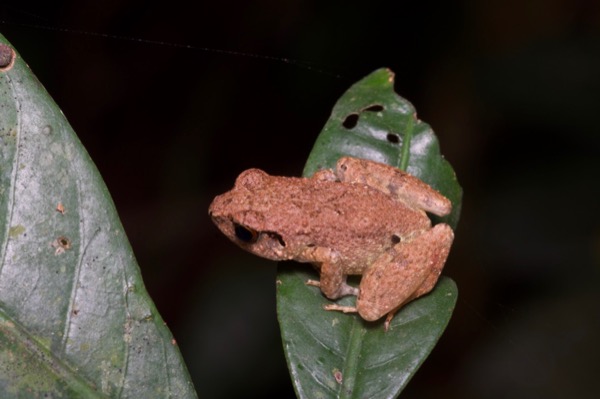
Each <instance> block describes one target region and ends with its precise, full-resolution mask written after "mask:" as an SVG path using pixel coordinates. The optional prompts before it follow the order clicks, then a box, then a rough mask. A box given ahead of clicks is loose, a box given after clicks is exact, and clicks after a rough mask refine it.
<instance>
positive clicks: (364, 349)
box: [277, 69, 462, 398]
mask: <svg viewBox="0 0 600 399" xmlns="http://www.w3.org/2000/svg"><path fill="white" fill-rule="evenodd" d="M342 156H354V157H357V158H365V159H371V160H374V161H378V162H383V163H387V164H389V165H393V166H396V167H398V168H400V169H403V170H407V171H408V172H410V173H411V174H413V175H415V176H418V177H420V178H421V179H422V180H424V181H425V182H427V183H429V184H430V185H431V186H433V187H434V188H436V189H437V190H439V191H440V192H441V193H442V194H444V195H445V196H447V197H448V198H449V199H450V200H451V201H452V204H453V211H452V213H451V214H450V215H448V216H446V217H444V218H436V221H440V220H442V221H444V222H446V223H448V224H450V225H451V226H452V227H456V224H457V222H458V218H459V214H460V202H461V197H462V189H461V188H460V186H459V185H458V182H457V180H456V176H455V174H454V171H453V170H452V168H451V166H450V165H449V164H448V162H447V161H445V160H444V158H443V157H442V156H441V155H440V151H439V144H438V141H437V138H436V137H435V135H434V134H433V131H432V130H431V128H430V127H429V126H428V125H427V124H426V123H423V122H422V121H420V120H418V119H417V117H416V112H415V110H414V107H413V106H412V105H411V104H410V103H409V102H408V101H406V100H405V99H403V98H401V97H399V96H398V95H397V94H396V93H395V92H394V75H393V73H392V72H391V71H389V70H387V69H380V70H377V71H375V72H373V73H372V74H371V75H369V76H367V77H366V78H364V79H363V80H361V81H359V82H358V83H356V84H355V85H353V86H352V87H351V88H350V89H349V90H348V91H347V92H346V93H345V94H344V95H343V96H342V97H341V98H340V100H339V101H338V102H337V104H336V105H335V107H334V109H333V112H332V115H331V117H330V118H329V120H328V121H327V123H326V125H325V127H324V129H323V131H322V132H321V134H320V135H319V137H318V139H317V141H316V143H315V146H314V148H313V151H312V152H311V154H310V156H309V159H308V162H307V164H306V167H305V169H304V176H311V175H312V174H313V173H314V172H315V171H317V170H319V169H322V168H332V167H333V166H334V165H335V163H336V161H337V160H338V159H339V158H340V157H342ZM311 278H312V279H315V278H317V275H316V274H315V272H314V271H312V270H311V268H310V267H306V266H304V265H298V266H291V267H290V265H288V264H284V265H281V266H280V267H279V274H278V282H277V283H278V284H277V287H278V288H277V312H278V317H279V323H280V326H281V332H282V339H283V345H284V349H285V353H286V358H287V362H288V367H289V369H290V374H291V376H292V380H293V383H294V387H295V389H296V393H297V394H298V396H299V397H300V398H393V397H395V396H397V395H398V394H399V393H400V391H401V390H402V389H403V388H404V386H405V385H406V384H407V383H408V381H409V380H410V378H411V377H412V375H413V374H414V373H415V372H416V370H417V369H418V367H419V366H420V365H421V364H422V363H423V361H424V360H425V358H426V357H427V356H428V354H429V353H430V352H431V350H432V349H433V347H434V346H435V344H436V342H437V341H438V339H439V337H440V336H441V334H442V332H443V331H444V329H445V328H446V325H447V324H448V321H449V320H450V316H451V314H452V311H453V309H454V305H455V303H456V298H457V294H458V292H457V289H456V285H455V284H454V282H453V281H452V280H450V279H449V278H446V277H442V278H440V280H439V282H438V284H437V285H436V287H435V289H434V290H433V291H432V292H431V293H430V294H428V295H426V296H424V297H422V298H420V299H418V300H416V301H414V302H412V303H410V304H408V305H407V306H405V307H403V308H402V309H401V310H400V311H399V312H398V313H397V314H396V316H395V318H394V319H393V321H392V324H391V328H390V330H389V331H387V332H385V331H384V329H383V323H382V322H375V323H367V322H365V321H363V320H362V319H361V318H360V317H359V316H357V315H347V314H341V313H337V312H327V311H325V310H323V309H322V306H323V305H324V304H326V303H329V301H328V300H327V299H326V298H325V297H324V296H323V295H322V294H321V292H320V291H319V289H318V288H315V287H310V286H307V285H305V281H306V280H307V279H311ZM352 301H353V299H351V298H344V299H343V300H341V301H338V302H339V303H342V304H351V303H352Z"/></svg>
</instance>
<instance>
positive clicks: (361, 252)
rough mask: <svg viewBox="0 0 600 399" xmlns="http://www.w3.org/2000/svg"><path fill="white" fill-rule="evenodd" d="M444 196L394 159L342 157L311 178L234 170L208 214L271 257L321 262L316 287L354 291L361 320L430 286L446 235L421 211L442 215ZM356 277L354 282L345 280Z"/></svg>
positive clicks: (391, 309) (446, 204)
mask: <svg viewBox="0 0 600 399" xmlns="http://www.w3.org/2000/svg"><path fill="white" fill-rule="evenodd" d="M451 209H452V204H451V203H450V201H449V200H448V199H447V198H446V197H444V196H443V195H441V194H440V193H439V192H437V191H436V190H434V189H433V188H431V187H430V186H429V185H427V184H425V183H424V182H423V181H421V180H419V179H418V178H416V177H414V176H412V175H410V174H408V173H406V172H403V171H401V170H399V169H396V168H394V167H391V166H388V165H384V164H380V163H376V162H373V161H367V160H363V159H357V158H350V157H345V158H341V159H340V160H339V161H338V162H337V165H336V169H335V171H333V170H322V171H320V172H317V173H316V174H315V175H314V176H313V177H311V178H300V177H279V176H270V175H268V174H267V173H265V172H263V171H262V170H259V169H249V170H246V171H244V172H242V173H241V174H240V175H239V177H238V178H237V180H236V182H235V186H234V187H233V189H232V190H231V191H229V192H226V193H225V194H222V195H219V196H217V197H216V198H215V199H214V200H213V202H212V204H211V205H210V208H209V214H210V216H211V217H212V219H213V221H214V223H215V224H216V225H217V227H218V228H219V229H220V230H221V231H222V232H223V233H224V234H225V235H226V236H227V237H229V239H230V240H232V241H233V242H235V243H236V244H237V245H239V246H240V247H242V248H243V249H245V250H247V251H249V252H252V253H253V254H256V255H259V256H262V257H265V258H268V259H272V260H290V259H291V260H295V261H297V262H308V263H312V264H313V265H315V267H316V268H317V269H319V270H320V281H314V280H309V281H307V284H309V285H314V286H318V287H320V288H321V291H322V292H323V294H324V295H325V296H326V297H327V298H329V299H332V300H334V299H337V298H340V297H342V296H345V295H356V296H357V299H356V306H340V305H337V304H330V305H327V306H325V309H327V310H338V311H342V312H358V314H359V315H360V316H361V317H362V318H363V319H365V320H369V321H372V320H377V319H379V318H381V317H383V316H385V315H387V319H386V323H385V328H386V329H387V328H388V327H389V323H390V321H391V319H392V317H393V315H394V313H395V312H396V311H397V310H398V309H399V308H401V307H402V306H403V305H405V304H406V303H407V302H409V301H411V300H413V299H415V298H418V297H419V296H421V295H424V294H426V293H428V292H429V291H431V289H432V288H433V287H434V286H435V284H436V282H437V280H438V278H439V275H440V273H441V271H442V268H443V267H444V263H445V262H446V258H447V257H448V253H449V251H450V246H451V245H452V240H453V238H454V233H453V231H452V229H451V228H450V226H448V225H447V224H444V223H440V224H437V225H435V226H433V227H432V226H431V221H430V220H429V218H428V217H427V214H426V213H425V212H426V211H427V212H430V213H433V214H436V215H438V216H444V215H447V214H449V213H450V211H451ZM348 275H362V278H361V281H360V286H359V288H355V287H352V286H350V285H348V284H347V283H346V277H347V276H348Z"/></svg>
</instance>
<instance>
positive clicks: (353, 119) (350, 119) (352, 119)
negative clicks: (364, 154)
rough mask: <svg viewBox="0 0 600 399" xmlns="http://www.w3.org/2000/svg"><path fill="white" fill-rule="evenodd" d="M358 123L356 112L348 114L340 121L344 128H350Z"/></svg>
mask: <svg viewBox="0 0 600 399" xmlns="http://www.w3.org/2000/svg"><path fill="white" fill-rule="evenodd" d="M357 124H358V114H350V115H348V116H347V117H346V119H344V122H342V126H344V127H345V128H346V129H352V128H354V127H355V126H356V125H357Z"/></svg>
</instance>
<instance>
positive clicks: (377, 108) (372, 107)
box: [364, 104, 383, 112]
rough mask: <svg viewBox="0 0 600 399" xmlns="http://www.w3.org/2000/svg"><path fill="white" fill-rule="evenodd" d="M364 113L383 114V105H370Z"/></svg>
mask: <svg viewBox="0 0 600 399" xmlns="http://www.w3.org/2000/svg"><path fill="white" fill-rule="evenodd" d="M364 111H370V112H381V111H383V105H381V104H373V105H369V106H368V107H367V108H365V109H364Z"/></svg>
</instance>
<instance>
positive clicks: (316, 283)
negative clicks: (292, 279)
mask: <svg viewBox="0 0 600 399" xmlns="http://www.w3.org/2000/svg"><path fill="white" fill-rule="evenodd" d="M304 284H306V285H310V286H313V287H319V288H320V287H321V282H320V281H318V280H306V283H304Z"/></svg>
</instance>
